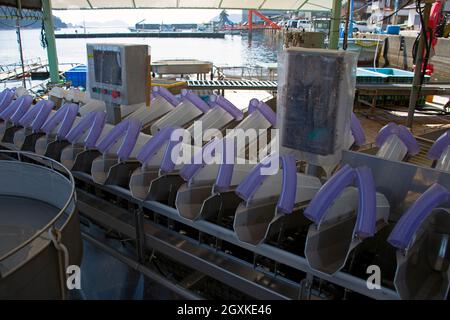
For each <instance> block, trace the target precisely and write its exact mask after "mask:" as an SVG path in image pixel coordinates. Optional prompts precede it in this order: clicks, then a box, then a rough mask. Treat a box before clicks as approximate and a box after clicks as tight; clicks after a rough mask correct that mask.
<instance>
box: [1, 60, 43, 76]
mask: <svg viewBox="0 0 450 320" xmlns="http://www.w3.org/2000/svg"><path fill="white" fill-rule="evenodd" d="M47 67H48V62H47V60H43V59H41V58H34V59H29V60H25V61H24V63H23V68H22V65H21V63H11V64H6V65H0V82H3V81H9V80H14V79H21V78H23V77H25V76H27V75H29V74H31V73H32V72H35V71H37V70H40V69H46V68H47Z"/></svg>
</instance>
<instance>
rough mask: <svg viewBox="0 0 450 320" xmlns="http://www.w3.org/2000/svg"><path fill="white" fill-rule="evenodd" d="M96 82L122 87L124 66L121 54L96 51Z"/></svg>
mask: <svg viewBox="0 0 450 320" xmlns="http://www.w3.org/2000/svg"><path fill="white" fill-rule="evenodd" d="M94 72H95V81H96V82H99V83H105V84H112V85H116V86H120V85H122V64H121V58H120V52H116V51H103V50H94Z"/></svg>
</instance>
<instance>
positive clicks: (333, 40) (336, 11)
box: [328, 0, 342, 49]
mask: <svg viewBox="0 0 450 320" xmlns="http://www.w3.org/2000/svg"><path fill="white" fill-rule="evenodd" d="M341 8H342V0H333V7H332V9H331V25H330V37H329V40H328V49H337V48H338V45H339V24H340V22H341Z"/></svg>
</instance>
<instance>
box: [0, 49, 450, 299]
mask: <svg viewBox="0 0 450 320" xmlns="http://www.w3.org/2000/svg"><path fill="white" fill-rule="evenodd" d="M284 55H285V56H284V57H282V61H285V62H284V63H286V64H287V65H293V66H297V64H302V63H303V64H304V63H305V61H307V60H308V59H305V58H306V57H307V56H310V55H312V56H314V59H313V60H312V62H311V60H308V63H307V64H308V65H309V64H311V63H312V64H320V65H326V66H327V67H326V68H325V71H324V72H321V75H320V77H324V76H325V77H328V78H327V79H328V80H327V81H319V80H320V77H319V75H317V74H316V73H315V71H314V70H315V69H314V68H312V69H311V66H310V67H308V68H309V69H302V68H298V69H297V67H295V68H294V69H293V70H292V71H289V70H288V71H285V72H284V73H283V74H284V75H285V76H286V79H284V82H283V80H282V81H280V85H281V86H282V87H283V90H279V96H278V106H279V107H278V109H277V112H276V113H275V112H274V111H273V110H272V109H271V108H270V107H269V106H268V105H267V104H265V103H264V102H262V101H258V100H256V99H252V100H251V101H250V102H249V106H248V107H247V108H246V109H245V108H239V107H236V106H234V105H233V104H232V103H231V102H229V101H228V100H226V99H225V98H224V97H221V96H215V95H213V96H211V97H210V98H209V101H208V102H205V101H204V100H202V99H200V97H198V96H197V95H196V94H195V93H193V92H190V91H183V92H182V94H181V95H180V96H178V97H175V96H173V95H172V94H171V93H170V92H168V91H167V90H165V89H164V88H158V87H155V88H154V89H153V91H152V97H151V99H152V100H151V107H150V108H145V107H142V108H138V109H137V110H136V111H134V112H132V113H131V114H129V115H127V116H125V117H124V118H123V119H121V121H120V122H119V123H118V124H116V125H112V124H109V123H107V121H106V118H107V117H106V113H107V111H106V110H105V108H103V110H102V108H99V107H98V104H95V105H96V107H95V108H94V107H92V110H86V108H90V107H89V106H88V107H86V106H84V105H81V106H80V105H79V104H77V103H73V102H66V101H63V103H62V106H61V107H60V108H59V109H57V110H53V104H52V103H51V102H49V101H39V102H37V103H36V104H35V105H33V104H32V102H31V101H29V99H28V98H27V96H26V94H24V93H23V92H20V94H19V92H18V91H17V90H16V91H14V90H9V89H7V90H4V91H3V92H1V93H0V116H1V119H2V120H1V121H2V122H1V123H0V125H1V126H2V128H4V129H3V131H2V132H3V137H2V140H1V145H2V146H3V147H4V148H5V149H10V150H11V151H2V152H1V153H0V156H1V158H0V177H1V179H2V181H14V182H13V187H10V186H9V184H2V185H1V186H0V200H1V201H0V208H2V209H3V207H5V206H6V207H5V208H6V210H1V211H0V213H1V214H0V219H1V220H0V231H1V236H2V237H6V236H8V237H9V238H8V241H6V242H3V241H2V245H3V246H5V247H0V249H1V251H0V296H2V297H3V296H5V297H7V298H9V297H16V296H18V297H40V293H39V292H38V291H39V290H40V288H41V285H42V281H43V279H47V278H49V279H52V280H51V282H49V283H51V284H52V285H51V286H48V288H46V291H45V294H43V293H42V297H44V296H45V297H53V298H55V297H56V298H59V297H64V294H65V292H64V289H63V287H62V286H61V285H60V284H61V283H62V281H63V280H65V279H64V274H63V273H61V270H63V269H62V267H61V266H64V265H66V264H67V263H69V262H68V260H69V261H70V263H71V264H72V263H73V264H79V263H80V260H81V256H82V252H81V250H80V243H81V240H80V239H81V236H80V234H81V232H80V224H79V222H78V215H77V213H76V212H75V206H76V207H77V208H78V211H79V212H80V214H81V216H82V218H83V219H85V220H86V221H89V223H84V224H83V226H82V227H81V230H82V233H83V238H84V239H85V240H86V241H89V242H90V243H93V244H96V245H97V246H98V247H99V248H102V249H104V250H106V251H107V252H108V253H109V254H112V255H114V256H115V257H117V258H118V259H120V260H121V261H127V263H128V264H129V265H130V266H134V267H135V268H138V269H139V270H140V271H141V272H143V273H144V274H146V275H149V276H151V278H152V279H153V280H155V281H156V282H158V283H160V284H163V285H164V286H166V287H167V288H169V290H171V291H173V292H175V293H176V294H177V295H179V296H182V297H188V298H196V297H199V296H200V297H209V298H211V297H217V298H248V297H252V298H259V299H267V298H271V299H312V298H314V299H354V298H363V297H365V298H373V299H440V300H444V299H447V295H448V290H449V245H448V243H449V241H448V238H449V233H450V216H449V211H448V204H449V201H450V191H449V190H450V173H449V172H448V167H449V165H448V152H449V148H450V139H449V133H448V132H445V133H444V134H442V135H441V137H439V138H438V139H437V140H436V142H435V143H434V145H433V146H432V147H431V148H430V149H429V150H428V153H427V154H428V157H429V158H430V162H431V163H432V165H431V166H424V165H417V164H414V163H411V162H410V161H409V159H410V158H411V157H414V156H415V155H416V154H417V153H419V152H420V151H421V150H420V149H421V145H420V144H419V143H418V141H417V140H418V138H417V137H414V136H413V135H412V134H411V133H410V131H409V130H408V129H407V128H405V127H403V126H399V125H396V124H388V125H387V126H385V127H383V128H382V129H381V130H380V133H379V136H378V138H377V141H376V145H377V147H376V150H374V152H373V153H364V152H359V151H357V149H358V145H361V144H363V143H364V140H365V137H364V132H363V130H362V128H361V125H360V124H359V122H358V119H357V117H356V116H354V114H352V112H351V105H352V103H351V101H353V92H352V88H353V90H354V85H353V86H352V81H353V80H354V79H353V80H352V78H351V76H350V77H349V75H351V72H350V71H349V70H351V69H353V68H354V67H355V66H356V59H355V57H354V56H353V55H352V53H341V52H339V53H336V54H333V53H330V52H329V51H327V53H326V54H325V55H321V56H317V55H315V51H314V50H307V49H306V50H304V49H302V50H297V49H293V50H288V51H285V53H284ZM331 66H338V67H333V68H332V67H331ZM308 70H309V71H308ZM317 70H319V69H317ZM304 72H309V74H308V77H305V76H304ZM336 77H337V78H340V79H342V80H343V81H342V82H340V83H337V82H336V81H331V79H332V78H336ZM302 81H307V83H303V86H309V90H303V89H302V90H299V87H298V85H299V83H301V82H302ZM336 86H337V88H336ZM321 92H327V93H328V92H331V93H332V95H333V96H334V98H335V100H334V101H338V103H335V102H333V101H331V100H329V99H316V98H315V97H316V95H318V94H320V93H321ZM312 93H313V96H311V94H312ZM294 97H295V99H297V100H296V101H297V103H296V104H295V103H293V102H292V101H294V100H293V99H294ZM286 101H287V102H286ZM91 106H92V105H91ZM298 106H302V107H301V108H300V107H298ZM82 108H85V109H84V112H83V113H81V112H80V110H81V109H82ZM242 110H243V111H242ZM286 112H290V114H292V115H293V117H287V116H286V114H287V113H286ZM336 115H338V116H336ZM199 119H200V120H202V124H203V127H202V128H200V129H197V128H196V127H195V126H196V125H195V120H199ZM295 123H297V126H299V125H300V124H301V125H302V127H295ZM274 127H276V128H278V129H279V134H274V135H271V134H269V136H270V138H269V139H268V141H269V143H266V144H261V143H260V141H259V136H254V137H253V138H252V139H247V140H245V143H244V144H243V145H242V146H239V148H241V149H240V150H237V149H236V148H235V144H234V142H235V141H236V139H237V137H236V136H235V135H232V134H230V132H229V131H227V129H231V128H234V129H243V130H244V129H248V128H253V129H258V130H257V132H259V134H260V135H263V134H264V135H265V134H267V133H272V130H271V129H272V128H274ZM179 128H184V129H186V130H185V131H183V132H188V133H190V140H189V139H188V140H184V139H181V136H176V137H175V138H174V135H175V133H176V132H177V130H176V129H179ZM213 132H215V133H221V135H220V136H217V135H215V134H214V133H213ZM205 136H206V137H207V139H205V140H206V141H202V143H200V145H199V144H197V143H195V142H196V140H198V139H199V137H205ZM295 136H297V137H298V138H299V139H301V141H299V140H296V139H295ZM202 140H203V139H202ZM308 141H309V143H308ZM318 142H320V145H316V143H318ZM278 143H279V148H277V146H278ZM229 146H231V149H230V148H228V147H229ZM251 148H255V149H256V150H258V151H260V152H261V154H265V155H266V156H265V157H264V158H263V159H260V161H254V162H251V161H248V160H249V158H251V157H250V154H251V153H250V152H249V150H250V149H251ZM24 150H26V151H24ZM23 152H26V153H23ZM185 153H186V154H188V155H190V157H189V158H190V159H191V160H194V159H195V158H198V159H200V160H201V161H197V162H195V161H191V162H189V163H184V162H182V161H178V160H179V159H178V158H180V159H181V158H185V157H184V155H185ZM173 155H175V158H174V157H173ZM205 155H210V156H212V157H214V158H216V159H220V160H221V161H219V162H218V163H214V162H211V163H209V162H208V161H206V160H205V159H206V157H205ZM230 159H231V161H228V160H230ZM238 160H247V161H246V162H244V161H238ZM55 161H61V163H62V164H63V165H64V166H65V167H63V166H61V165H58V164H57V162H55ZM319 167H322V169H323V170H322V171H321V170H318V168H319ZM2 168H3V169H2ZM66 168H68V169H66ZM55 169H56V170H55ZM69 170H70V171H69ZM268 172H269V174H268ZM44 174H45V179H39V177H43V176H44ZM72 176H73V180H72ZM17 177H19V178H17ZM35 181H39V183H40V184H41V185H38V186H37V188H38V190H37V191H36V192H33V190H34V189H35V187H36V182H35ZM55 181H57V182H58V183H55ZM73 183H75V184H76V192H77V201H76V202H75V200H74V199H75V198H74V195H73V190H75V186H74V184H73ZM44 184H49V185H50V186H51V187H47V186H46V185H44ZM51 188H53V189H51ZM28 189H29V190H28ZM24 190H25V191H24ZM50 194H52V197H51V198H49V195H50ZM5 199H6V200H5ZM11 199H12V200H11ZM17 199H20V201H18V200H17ZM55 201H56V202H55ZM35 202H39V206H36V208H35V209H33V210H34V211H33V210H28V209H29V208H30V207H29V205H33V206H34V204H33V203H35ZM27 207H28V209H26V208H27ZM31 211H33V213H35V214H34V216H33V219H30V218H29V217H28V216H26V213H27V212H31ZM30 224H33V225H30ZM92 225H94V226H100V227H102V228H103V229H100V230H105V231H103V232H104V233H105V234H111V232H115V236H114V237H115V238H117V241H126V240H125V239H132V240H133V248H134V249H136V251H135V258H134V259H131V258H130V257H128V256H127V257H126V258H125V257H124V256H123V255H122V254H121V253H120V252H119V251H117V250H116V249H114V248H112V247H109V245H108V244H106V243H103V242H102V239H104V237H100V238H99V237H96V235H98V234H97V233H96V232H98V230H97V229H96V230H97V231H96V232H93V231H92V228H93V226H92ZM36 230H38V231H36ZM49 230H50V232H49ZM58 235H59V236H58ZM111 241H112V240H111ZM40 248H42V250H41V249H40ZM62 248H66V249H65V250H64V249H62ZM27 250H28V251H27ZM44 250H48V251H49V252H51V254H46V255H45V256H44V255H42V259H46V260H43V262H42V263H51V264H52V265H54V266H55V267H54V268H52V269H49V270H46V272H47V274H45V275H43V276H42V277H41V276H38V275H36V274H35V273H33V276H31V274H32V273H30V271H29V270H32V269H33V268H35V263H38V262H37V261H38V258H41V253H43V252H44ZM22 251H27V252H25V253H23V252H22ZM150 256H151V257H152V258H151V259H148V257H150ZM155 257H156V258H155ZM154 259H158V260H159V266H160V267H161V265H164V268H165V270H166V271H167V270H170V273H171V277H170V279H169V278H167V277H165V276H164V275H161V274H156V275H155V273H154V272H153V271H152V270H153V269H152V265H151V263H150V262H149V261H151V260H154ZM58 266H59V267H58ZM136 266H138V267H136ZM33 270H34V269H33ZM19 272H24V274H26V275H27V276H26V277H25V278H23V280H19V278H18V277H15V275H19ZM373 272H375V273H377V274H376V276H375V277H370V278H371V279H375V280H373V281H372V282H371V280H369V276H371V275H372V274H373ZM163 274H165V273H163ZM20 279H22V278H20ZM58 279H59V280H58ZM58 281H59V282H58ZM25 282H26V283H27V286H33V287H35V290H29V291H21V289H20V288H23V284H24V283H25ZM58 285H59V286H58ZM5 288H13V289H14V290H13V291H6V290H7V289H5ZM8 290H10V289H8ZM10 292H12V293H10Z"/></svg>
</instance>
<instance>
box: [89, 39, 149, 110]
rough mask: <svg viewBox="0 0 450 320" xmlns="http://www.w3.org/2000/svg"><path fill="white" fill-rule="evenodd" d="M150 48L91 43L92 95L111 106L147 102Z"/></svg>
mask: <svg viewBox="0 0 450 320" xmlns="http://www.w3.org/2000/svg"><path fill="white" fill-rule="evenodd" d="M148 54H149V47H148V46H147V45H136V44H101V43H99V44H87V58H88V59H87V60H88V75H87V78H88V83H87V87H88V90H89V94H90V96H91V97H92V98H94V99H99V100H102V101H104V102H105V103H106V104H107V105H131V104H138V103H143V102H145V92H146V90H145V86H146V78H147V70H148V68H147V61H148V60H147V56H148Z"/></svg>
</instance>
